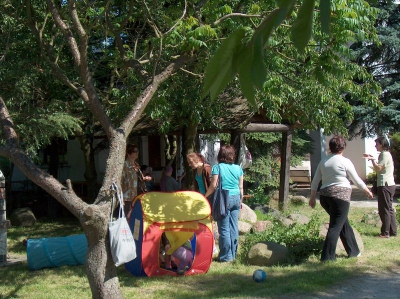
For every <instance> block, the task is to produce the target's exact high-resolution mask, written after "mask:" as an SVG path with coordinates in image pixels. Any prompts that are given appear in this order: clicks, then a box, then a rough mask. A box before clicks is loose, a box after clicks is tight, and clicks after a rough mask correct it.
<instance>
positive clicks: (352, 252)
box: [309, 136, 373, 262]
mask: <svg viewBox="0 0 400 299" xmlns="http://www.w3.org/2000/svg"><path fill="white" fill-rule="evenodd" d="M345 148H346V141H345V140H344V138H343V137H342V136H334V137H333V138H331V140H330V141H329V150H330V152H331V154H330V155H328V156H327V157H326V158H325V159H324V160H323V161H321V162H320V163H319V165H318V168H317V170H316V172H315V175H314V178H313V180H312V183H311V197H310V202H309V205H310V206H311V207H312V208H314V207H315V203H316V201H315V198H316V194H317V188H318V184H319V182H320V181H321V180H322V185H321V188H320V196H319V198H320V203H321V206H322V207H323V208H324V209H325V211H326V212H327V213H328V214H329V229H328V233H327V234H326V238H325V242H324V247H323V249H322V255H321V261H322V262H326V261H334V260H336V245H337V242H338V240H339V236H340V240H342V243H343V246H344V248H345V250H346V252H347V254H348V256H349V257H357V256H359V255H360V254H361V252H360V249H359V248H358V245H357V241H356V238H355V236H354V232H353V229H352V227H351V226H350V223H349V219H348V218H347V217H348V214H349V209H350V198H351V191H352V188H351V185H350V181H349V180H348V179H347V176H348V177H349V178H350V179H351V180H352V182H353V183H354V184H356V186H357V187H358V188H359V189H361V190H364V192H365V194H366V195H367V196H368V197H369V198H372V197H373V195H372V193H371V191H370V190H369V189H368V188H367V186H366V185H365V183H364V182H363V181H362V180H361V178H360V177H359V176H358V174H357V172H356V170H355V167H354V165H353V163H352V162H351V161H350V160H349V159H347V158H345V157H343V151H344V149H345Z"/></svg>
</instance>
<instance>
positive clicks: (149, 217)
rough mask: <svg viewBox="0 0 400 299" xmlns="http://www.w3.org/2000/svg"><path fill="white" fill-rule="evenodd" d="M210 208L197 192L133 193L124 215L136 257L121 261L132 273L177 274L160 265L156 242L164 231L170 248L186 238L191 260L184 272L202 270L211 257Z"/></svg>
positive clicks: (212, 241) (212, 240)
mask: <svg viewBox="0 0 400 299" xmlns="http://www.w3.org/2000/svg"><path fill="white" fill-rule="evenodd" d="M210 214H211V208H210V204H209V203H208V201H207V199H206V198H205V197H204V196H203V195H201V194H200V193H198V192H193V191H179V192H149V193H145V194H142V195H139V196H138V197H136V199H135V200H134V201H133V202H132V211H131V213H130V215H128V222H129V226H130V228H131V230H132V233H133V238H134V239H135V243H136V253H137V257H136V259H134V260H132V261H130V262H129V263H126V264H125V268H126V269H127V270H128V272H130V273H131V274H133V275H135V276H157V275H177V273H176V272H174V271H171V270H167V269H164V268H162V267H161V265H160V261H159V255H160V242H161V235H162V233H163V232H165V233H166V235H167V237H168V239H169V241H170V243H171V246H172V247H173V248H171V250H170V252H172V251H174V250H175V248H178V247H179V246H181V245H182V244H183V243H185V242H187V241H188V240H190V242H191V245H192V246H191V247H192V253H193V262H192V265H191V267H190V269H189V270H188V271H187V272H186V273H185V274H184V275H193V274H200V273H206V272H207V271H208V269H209V267H210V264H211V260H212V251H213V244H214V237H213V233H212V223H211V216H210Z"/></svg>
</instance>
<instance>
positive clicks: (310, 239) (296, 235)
mask: <svg viewBox="0 0 400 299" xmlns="http://www.w3.org/2000/svg"><path fill="white" fill-rule="evenodd" d="M269 217H270V220H272V222H273V227H272V228H270V229H268V230H266V231H264V232H258V233H253V234H248V235H246V239H245V241H244V242H243V243H242V244H241V248H240V253H239V255H238V259H239V260H240V261H242V262H245V261H246V257H247V254H248V252H249V250H250V248H251V247H252V246H253V245H254V244H256V243H259V242H267V241H269V242H275V243H278V244H281V245H284V246H286V247H287V248H288V249H289V251H290V253H291V258H290V261H289V263H299V262H301V261H304V260H306V259H308V258H309V257H310V256H312V255H319V254H320V252H321V250H322V244H323V239H322V238H321V237H320V236H319V228H320V225H321V222H322V221H321V219H320V218H319V216H318V215H317V214H314V215H313V216H312V217H311V219H310V222H309V223H308V224H306V225H304V224H297V223H294V224H292V225H291V226H289V227H286V226H284V225H282V224H281V223H280V222H279V221H278V220H277V219H274V218H273V217H272V216H269Z"/></svg>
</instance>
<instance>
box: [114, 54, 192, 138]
mask: <svg viewBox="0 0 400 299" xmlns="http://www.w3.org/2000/svg"><path fill="white" fill-rule="evenodd" d="M191 59H192V57H191V56H188V55H183V56H181V57H179V58H178V59H177V60H176V61H175V62H173V63H171V64H170V65H168V66H167V67H166V68H165V69H164V70H163V71H162V72H161V73H159V74H158V75H156V76H155V77H154V78H153V80H152V82H151V83H149V85H148V86H147V87H146V88H145V89H144V90H143V92H142V94H141V95H140V96H139V98H138V99H137V100H136V103H135V105H134V106H133V109H132V110H131V111H130V112H129V113H128V115H127V116H126V117H125V119H124V120H123V121H122V123H121V129H122V130H123V131H124V133H125V135H126V136H128V135H129V134H130V132H131V131H132V128H133V127H134V125H135V124H136V122H137V121H138V119H139V117H140V115H141V114H142V113H143V111H144V109H145V108H146V106H147V104H148V103H149V102H150V100H151V98H152V97H153V95H154V94H155V93H156V91H157V89H158V87H159V86H160V84H161V83H163V82H164V81H165V80H167V79H168V78H169V77H171V76H172V74H174V73H175V72H176V71H177V70H178V69H180V68H181V67H182V66H183V65H184V64H185V63H187V62H189V61H190V60H191Z"/></svg>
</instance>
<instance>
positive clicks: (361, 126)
mask: <svg viewBox="0 0 400 299" xmlns="http://www.w3.org/2000/svg"><path fill="white" fill-rule="evenodd" d="M376 7H377V8H379V14H378V18H377V21H376V23H375V27H376V30H377V32H378V37H379V41H380V43H379V44H375V43H365V42H364V43H363V42H357V43H354V44H353V45H352V46H351V49H352V50H353V52H354V54H353V55H354V61H355V62H356V63H357V64H359V65H361V66H363V67H365V68H366V69H367V71H368V72H369V73H370V74H371V75H372V76H373V77H374V80H375V81H376V82H378V83H379V85H380V87H381V89H382V94H381V95H380V97H379V99H380V101H381V102H382V103H383V105H384V106H383V107H382V109H379V110H377V109H372V108H368V107H364V106H362V105H360V101H359V100H358V99H357V98H356V99H351V100H352V103H353V105H354V108H353V109H354V115H355V119H354V121H353V122H352V123H351V125H350V126H349V128H350V130H351V132H352V134H353V135H360V136H362V137H365V136H371V135H372V136H374V135H382V134H384V133H387V132H396V131H398V128H399V125H400V83H399V82H400V52H399V44H400V4H396V3H392V4H390V3H388V1H377V3H376Z"/></svg>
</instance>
